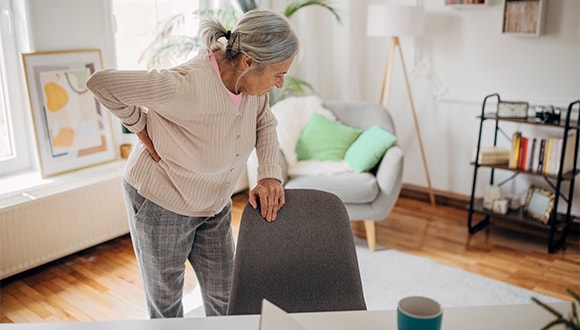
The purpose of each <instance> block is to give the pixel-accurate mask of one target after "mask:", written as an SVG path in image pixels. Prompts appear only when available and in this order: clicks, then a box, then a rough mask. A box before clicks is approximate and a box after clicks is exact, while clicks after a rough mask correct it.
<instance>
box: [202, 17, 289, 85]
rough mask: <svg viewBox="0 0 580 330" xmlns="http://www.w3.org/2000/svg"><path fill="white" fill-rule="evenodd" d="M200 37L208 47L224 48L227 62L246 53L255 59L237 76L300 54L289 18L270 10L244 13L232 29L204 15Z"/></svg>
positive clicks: (214, 48)
mask: <svg viewBox="0 0 580 330" xmlns="http://www.w3.org/2000/svg"><path fill="white" fill-rule="evenodd" d="M199 36H200V38H201V42H202V45H203V47H205V48H206V49H208V50H218V49H222V48H224V47H225V51H226V58H227V60H229V61H233V60H234V59H235V58H237V57H238V56H239V55H240V54H245V55H246V56H248V57H249V58H251V59H252V60H253V61H254V62H256V64H257V65H256V66H252V67H250V68H248V69H246V70H245V71H244V72H242V74H241V76H240V78H241V77H242V76H243V75H245V74H246V73H247V72H248V71H249V70H256V69H261V68H263V67H264V66H265V65H269V64H276V63H280V62H283V61H285V60H287V59H290V58H292V57H294V56H296V55H299V53H300V42H299V40H298V36H297V35H296V32H295V31H294V29H293V28H292V25H291V24H290V21H289V20H288V19H287V18H286V17H285V16H284V15H282V14H279V13H277V12H274V11H270V10H250V11H248V12H246V13H245V14H244V16H243V17H242V18H241V19H240V20H239V21H238V23H237V24H236V26H235V27H234V28H233V30H232V31H228V30H226V28H225V27H224V26H223V25H222V24H221V23H220V22H219V21H218V20H217V19H216V18H206V19H204V20H203V21H202V22H201V24H200V30H199ZM238 82H239V79H238ZM237 85H238V84H237V83H236V89H237Z"/></svg>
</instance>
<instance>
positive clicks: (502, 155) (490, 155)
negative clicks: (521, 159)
mask: <svg viewBox="0 0 580 330" xmlns="http://www.w3.org/2000/svg"><path fill="white" fill-rule="evenodd" d="M476 153H477V147H474V148H473V151H472V153H471V162H472V163H475V155H476ZM509 159H510V149H509V148H505V147H498V146H491V147H485V146H484V147H480V148H479V159H478V161H479V164H480V165H508V163H509Z"/></svg>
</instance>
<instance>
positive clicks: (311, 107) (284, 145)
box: [272, 95, 336, 167]
mask: <svg viewBox="0 0 580 330" xmlns="http://www.w3.org/2000/svg"><path fill="white" fill-rule="evenodd" d="M315 112H316V113H320V114H321V115H323V116H325V117H327V118H329V119H332V120H336V116H334V114H333V113H332V112H331V111H330V110H328V109H326V108H324V107H323V106H322V100H321V99H320V98H319V97H318V96H315V95H311V96H291V97H288V98H286V99H284V100H282V101H280V102H278V103H276V104H274V105H273V106H272V113H273V114H274V116H275V117H276V119H277V120H278V129H277V130H276V131H277V133H278V140H279V141H280V149H281V150H282V152H283V153H284V157H286V161H287V162H288V166H289V167H292V166H294V165H295V164H296V163H297V162H298V157H297V156H296V142H297V141H298V137H299V136H300V133H301V132H302V129H303V128H304V125H306V123H307V122H308V119H310V116H311V115H312V114H313V113H315Z"/></svg>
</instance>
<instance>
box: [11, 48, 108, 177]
mask: <svg viewBox="0 0 580 330" xmlns="http://www.w3.org/2000/svg"><path fill="white" fill-rule="evenodd" d="M22 58H23V62H24V69H25V73H26V81H27V86H28V95H29V99H30V106H31V110H32V118H33V120H34V128H35V133H36V142H37V145H38V152H39V160H40V165H41V166H40V167H41V173H42V176H43V177H48V176H53V175H56V174H61V173H65V172H69V171H73V170H78V169H81V168H86V167H89V166H94V165H97V164H101V163H105V162H109V161H112V160H115V159H116V153H115V148H114V145H113V136H112V133H111V122H110V116H109V112H108V111H107V110H106V109H104V108H103V107H102V106H101V105H100V103H98V102H97V101H96V99H95V98H94V96H93V95H92V94H91V93H90V92H89V91H88V89H87V88H86V81H87V79H88V78H89V76H90V75H91V74H92V73H93V72H95V71H97V70H101V68H102V59H101V52H100V50H99V49H86V50H68V51H52V52H38V53H28V54H23V55H22Z"/></svg>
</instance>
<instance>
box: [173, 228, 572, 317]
mask: <svg viewBox="0 0 580 330" xmlns="http://www.w3.org/2000/svg"><path fill="white" fill-rule="evenodd" d="M355 245H356V250H357V256H358V262H359V267H360V272H361V279H362V284H363V290H364V294H365V300H366V303H367V309H368V310H385V309H396V308H397V302H398V301H399V300H400V299H401V298H404V297H407V296H414V295H419V296H427V297H430V298H433V299H435V300H437V301H438V302H439V303H440V304H441V305H442V306H443V307H455V306H484V305H508V304H528V303H533V302H532V301H531V297H537V298H539V299H541V300H542V301H544V302H558V301H561V300H560V299H557V298H553V297H549V296H546V295H541V294H538V293H535V292H533V291H530V290H526V289H522V288H519V287H517V286H514V285H511V284H507V283H504V282H501V281H498V280H494V279H490V278H487V277H484V276H481V275H477V274H473V273H470V272H468V271H465V270H463V269H459V268H454V267H450V266H447V265H443V264H441V263H439V262H436V261H433V260H431V259H429V258H424V257H417V256H414V255H412V254H408V253H403V252H400V251H397V250H392V249H384V248H381V247H380V246H378V247H377V250H376V251H375V252H371V251H369V249H368V246H367V243H366V241H365V240H362V239H359V238H356V237H355ZM184 310H185V314H186V315H185V316H186V317H203V316H204V311H203V306H202V302H201V294H200V292H199V286H196V289H195V290H194V291H193V292H191V293H189V294H186V295H185V296H184Z"/></svg>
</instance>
